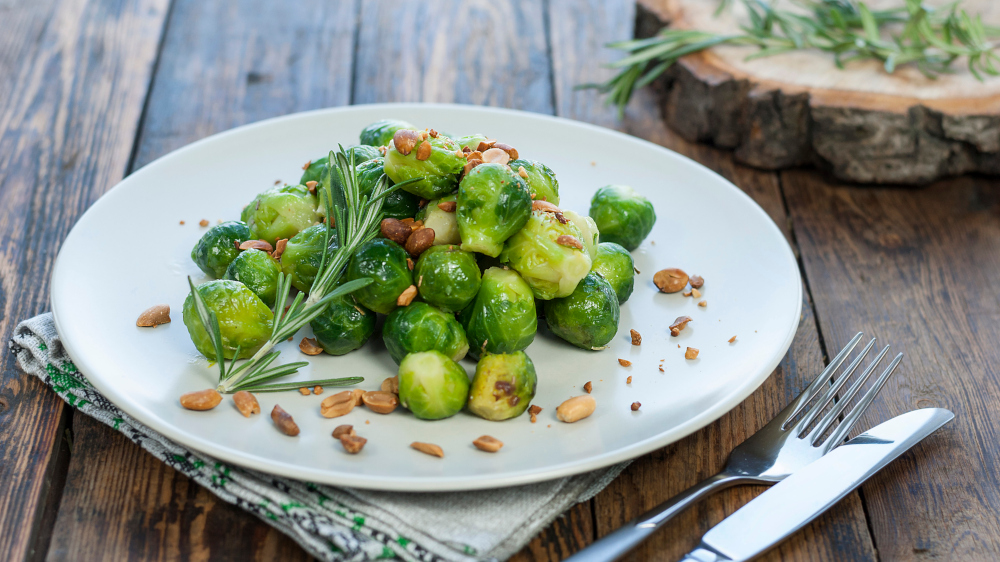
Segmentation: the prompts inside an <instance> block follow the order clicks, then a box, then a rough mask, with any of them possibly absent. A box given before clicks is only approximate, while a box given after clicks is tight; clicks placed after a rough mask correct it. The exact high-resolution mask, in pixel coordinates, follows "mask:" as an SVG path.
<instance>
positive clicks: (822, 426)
mask: <svg viewBox="0 0 1000 562" xmlns="http://www.w3.org/2000/svg"><path fill="white" fill-rule="evenodd" d="M888 352H889V346H888V345H887V346H885V347H884V348H882V351H880V352H878V355H876V356H875V359H872V362H871V364H870V365H868V367H867V368H865V370H864V372H863V373H861V376H860V377H858V380H856V381H854V384H852V385H851V387H850V388H849V389H848V390H847V392H845V393H844V395H843V396H841V397H840V400H839V401H838V402H837V405H836V406H834V407H833V408H830V411H829V412H827V413H826V415H825V416H823V419H821V420H820V421H819V422H818V423H817V424H816V427H814V428H813V430H812V431H810V432H809V438H810V440H812V441H814V442H815V441H817V440H818V439H819V438H820V436H822V435H823V434H824V433H826V431H827V430H828V429H830V428H831V427H832V426H833V422H835V421H837V418H838V417H839V416H840V414H842V413H843V412H844V410H845V409H846V408H847V404H848V403H849V402H850V401H851V400H852V399H853V398H854V396H855V395H856V394H857V393H858V392H859V391H860V390H861V386H862V385H864V384H865V382H866V381H867V380H868V379H870V378H871V376H872V374H873V373H874V372H875V369H877V368H878V364H879V363H880V362H881V361H882V359H883V358H884V357H885V354H886V353H888Z"/></svg>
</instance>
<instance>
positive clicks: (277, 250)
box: [271, 238, 288, 260]
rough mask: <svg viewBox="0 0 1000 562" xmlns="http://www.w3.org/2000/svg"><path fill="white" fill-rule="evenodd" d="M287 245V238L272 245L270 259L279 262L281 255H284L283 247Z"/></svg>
mask: <svg viewBox="0 0 1000 562" xmlns="http://www.w3.org/2000/svg"><path fill="white" fill-rule="evenodd" d="M287 245H288V238H282V239H281V240H278V241H277V242H275V243H274V251H273V252H271V257H272V258H274V259H276V260H280V259H281V254H284V253H285V247H286V246H287Z"/></svg>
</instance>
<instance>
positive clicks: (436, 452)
mask: <svg viewBox="0 0 1000 562" xmlns="http://www.w3.org/2000/svg"><path fill="white" fill-rule="evenodd" d="M410 447H413V448H414V449H416V450H418V451H420V452H421V453H424V454H425V455H431V456H432V457H440V458H444V451H442V450H441V447H438V446H437V445H434V444H431V443H421V442H419V441H414V442H413V443H410Z"/></svg>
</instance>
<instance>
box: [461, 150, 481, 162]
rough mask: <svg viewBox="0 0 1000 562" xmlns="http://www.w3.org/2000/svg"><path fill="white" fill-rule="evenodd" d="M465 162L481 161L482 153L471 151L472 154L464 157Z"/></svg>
mask: <svg viewBox="0 0 1000 562" xmlns="http://www.w3.org/2000/svg"><path fill="white" fill-rule="evenodd" d="M465 159H466V160H482V159H483V153H482V152H480V151H478V150H473V151H472V152H470V153H468V154H466V155H465Z"/></svg>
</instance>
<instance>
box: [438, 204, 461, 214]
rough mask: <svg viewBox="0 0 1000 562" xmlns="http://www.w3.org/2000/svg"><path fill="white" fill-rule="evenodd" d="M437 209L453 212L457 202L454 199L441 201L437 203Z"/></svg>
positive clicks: (456, 207)
mask: <svg viewBox="0 0 1000 562" xmlns="http://www.w3.org/2000/svg"><path fill="white" fill-rule="evenodd" d="M438 209H441V210H442V211H444V212H446V213H454V212H455V210H456V209H458V203H456V202H455V201H442V202H440V203H438Z"/></svg>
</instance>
